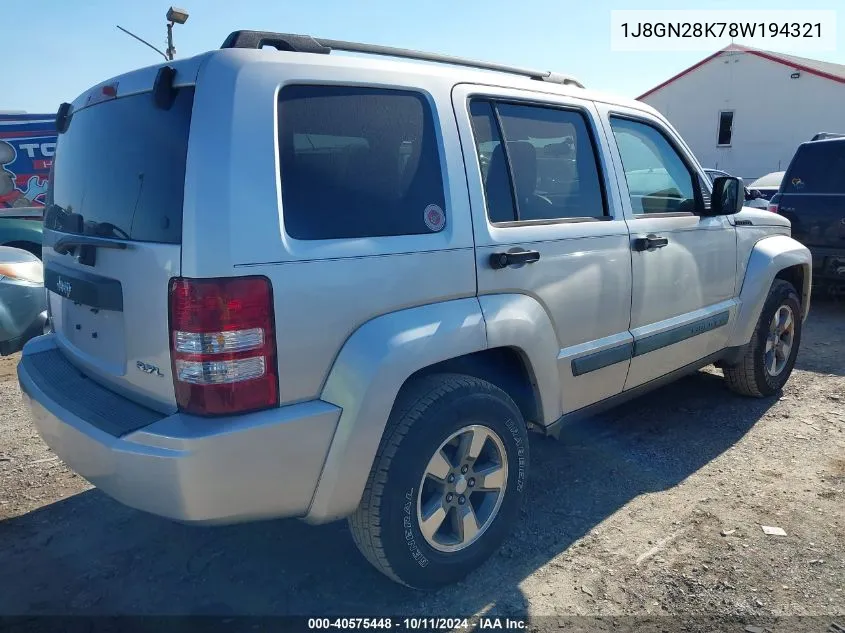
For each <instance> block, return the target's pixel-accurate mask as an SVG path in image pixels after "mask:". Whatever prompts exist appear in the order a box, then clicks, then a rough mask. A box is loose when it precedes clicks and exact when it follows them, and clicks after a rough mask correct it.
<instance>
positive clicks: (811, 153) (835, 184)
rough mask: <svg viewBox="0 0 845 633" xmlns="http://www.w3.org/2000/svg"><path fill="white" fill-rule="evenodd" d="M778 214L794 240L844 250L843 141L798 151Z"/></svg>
mask: <svg viewBox="0 0 845 633" xmlns="http://www.w3.org/2000/svg"><path fill="white" fill-rule="evenodd" d="M779 212H780V213H781V214H783V215H784V216H785V217H786V218H788V219H789V220H790V222H792V235H793V237H795V239H797V240H798V241H800V242H801V243H803V244H804V245H806V246H808V247H810V248H811V249H826V248H830V249H839V250H841V249H845V142H843V141H841V140H829V141H815V142H812V143H805V144H804V145H801V146H800V147H799V148H798V151H797V152H796V154H795V158H794V159H793V160H792V164H791V165H790V166H789V169H788V170H787V173H786V175H785V176H784V179H783V183H782V185H781V199H780V207H779ZM817 263H818V264H822V262H817Z"/></svg>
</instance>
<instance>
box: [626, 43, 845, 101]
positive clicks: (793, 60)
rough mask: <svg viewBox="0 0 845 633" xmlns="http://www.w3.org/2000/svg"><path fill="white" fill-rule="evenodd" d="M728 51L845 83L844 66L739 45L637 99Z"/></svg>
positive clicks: (688, 70)
mask: <svg viewBox="0 0 845 633" xmlns="http://www.w3.org/2000/svg"><path fill="white" fill-rule="evenodd" d="M729 51H740V52H743V53H749V54H750V55H755V56H757V57H762V58H763V59H768V60H769V61H773V62H775V63H778V64H782V65H784V66H788V67H790V68H794V69H795V70H803V71H804V72H807V73H810V74H811V75H816V76H818V77H824V78H825V79H830V80H831V81H836V82H839V83H845V64H834V63H833V62H822V61H819V60H817V59H808V58H806V57H798V56H796V55H785V54H784V53H774V52H772V51H764V50H761V49H759V48H751V47H750V46H742V45H741V44H731V45H730V46H726V47H725V48H723V49H720V50H718V51H716V52H715V53H713V54H712V55H708V56H707V57H705V58H704V59H702V60H701V61H700V62H698V63H697V64H693V65H692V66H690V67H689V68H687V69H686V70H683V71H681V72H679V73H678V74H677V75H675V76H674V77H670V78H669V79H667V80H666V81H664V82H663V83H662V84H660V85H658V86H655V87H654V88H652V89H651V90H648V91H647V92H644V93H643V94H641V95H640V96H639V97H637V99H642V98H644V97H647V96H648V95H650V94H652V93H653V92H657V91H658V90H660V89H661V88H663V87H665V86H668V85H669V84H670V83H672V82H674V81H675V80H677V79H680V78H681V77H683V76H684V75H686V74H688V73H691V72H692V71H693V70H695V69H696V68H698V67H699V66H703V65H704V64H706V63H707V62H709V61H710V60H711V59H714V58H716V57H718V56H719V55H721V54H722V53H726V52H729Z"/></svg>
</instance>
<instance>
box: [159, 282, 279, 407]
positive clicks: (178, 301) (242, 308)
mask: <svg viewBox="0 0 845 633" xmlns="http://www.w3.org/2000/svg"><path fill="white" fill-rule="evenodd" d="M273 323H274V318H273V293H272V289H271V286H270V281H269V280H268V279H267V278H266V277H230V278H222V279H185V278H177V279H173V280H172V281H171V282H170V357H171V362H172V365H173V383H174V386H175V388H176V402H177V404H178V405H179V408H180V409H181V410H183V411H186V412H188V413H195V414H197V415H231V414H234V413H245V412H247V411H256V410H258V409H267V408H269V407H274V406H276V405H278V403H279V393H278V376H277V371H276V335H275V328H274V325H273Z"/></svg>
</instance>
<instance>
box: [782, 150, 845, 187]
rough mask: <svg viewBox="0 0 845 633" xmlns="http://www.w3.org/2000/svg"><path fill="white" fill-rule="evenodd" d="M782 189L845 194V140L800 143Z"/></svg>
mask: <svg viewBox="0 0 845 633" xmlns="http://www.w3.org/2000/svg"><path fill="white" fill-rule="evenodd" d="M782 188H783V192H784V193H845V142H842V141H818V142H815V143H808V144H806V145H802V146H800V147H799V148H798V152H797V153H796V154H795V158H794V159H793V161H792V164H791V165H790V166H789V172H788V173H787V174H786V176H784V179H783V185H782Z"/></svg>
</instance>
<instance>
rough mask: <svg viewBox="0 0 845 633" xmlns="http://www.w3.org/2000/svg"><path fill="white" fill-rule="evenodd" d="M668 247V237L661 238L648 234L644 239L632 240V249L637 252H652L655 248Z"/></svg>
mask: <svg viewBox="0 0 845 633" xmlns="http://www.w3.org/2000/svg"><path fill="white" fill-rule="evenodd" d="M668 245H669V238H668V237H661V236H660V235H655V234H654V233H649V234H648V235H646V236H645V237H638V238H636V239H634V244H633V247H632V248H633V249H634V250H635V251H638V252H642V251H653V250H655V249H657V248H663V247H664V246H668Z"/></svg>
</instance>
